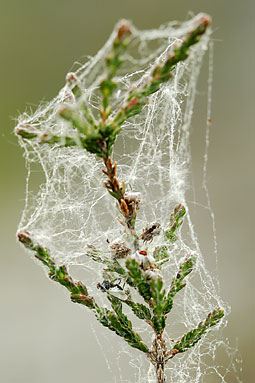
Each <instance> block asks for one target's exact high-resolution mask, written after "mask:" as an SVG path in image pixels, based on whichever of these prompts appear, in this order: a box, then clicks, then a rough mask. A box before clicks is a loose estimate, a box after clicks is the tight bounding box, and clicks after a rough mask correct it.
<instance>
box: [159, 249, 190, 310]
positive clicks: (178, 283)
mask: <svg viewBox="0 0 255 383" xmlns="http://www.w3.org/2000/svg"><path fill="white" fill-rule="evenodd" d="M195 262H196V257H195V256H194V255H193V256H191V257H190V258H187V259H186V260H185V262H184V263H183V264H182V265H181V266H180V268H179V271H178V273H177V275H176V276H175V277H174V279H173V280H172V283H171V286H170V289H169V292H168V294H167V297H166V300H165V307H164V314H168V313H169V312H170V311H171V309H172V307H173V300H174V297H175V295H176V294H177V293H178V291H180V290H181V289H183V287H185V285H186V283H185V282H183V280H184V278H185V277H186V276H187V275H189V274H190V273H191V271H192V270H193V267H194V265H195Z"/></svg>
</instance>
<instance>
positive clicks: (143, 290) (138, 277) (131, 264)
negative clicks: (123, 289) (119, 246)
mask: <svg viewBox="0 0 255 383" xmlns="http://www.w3.org/2000/svg"><path fill="white" fill-rule="evenodd" d="M126 267H127V269H128V271H129V272H128V274H129V276H130V278H131V279H132V281H133V284H134V286H135V287H136V288H137V289H138V291H139V294H140V295H141V296H142V297H143V298H144V300H145V301H146V302H148V301H149V300H150V299H151V297H152V296H151V289H150V283H149V281H148V280H146V279H145V278H144V277H143V274H142V270H141V268H140V266H139V265H138V263H137V262H136V261H135V260H134V259H127V261H126Z"/></svg>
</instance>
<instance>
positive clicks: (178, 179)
mask: <svg viewBox="0 0 255 383" xmlns="http://www.w3.org/2000/svg"><path fill="white" fill-rule="evenodd" d="M189 27H190V25H189V22H186V23H183V24H180V23H176V22H174V23H169V24H167V25H165V26H162V27H160V28H159V29H157V30H149V31H139V30H137V29H135V28H134V27H132V33H133V35H134V39H133V40H132V43H131V46H130V49H128V53H126V54H125V57H124V64H123V66H122V67H121V70H120V72H119V73H118V77H117V79H116V81H117V83H118V91H117V94H115V97H113V98H112V107H113V111H114V110H117V109H118V108H119V107H120V106H121V105H122V103H123V100H124V98H125V96H126V94H127V91H128V90H129V89H130V87H132V86H136V85H137V84H139V83H140V82H141V81H143V80H144V78H145V77H146V76H147V74H148V72H149V69H150V68H151V66H152V65H153V64H154V63H155V61H156V60H160V59H162V58H163V57H164V55H165V54H166V52H167V50H168V49H169V47H170V46H171V45H172V44H173V43H174V42H175V41H176V39H181V38H182V36H184V35H185V33H187V31H188V30H189ZM210 34H211V31H208V32H207V33H206V34H205V36H203V38H202V39H201V40H200V42H199V43H198V44H196V45H195V46H193V47H192V49H191V50H190V55H189V58H188V59H187V60H186V61H185V62H180V63H179V64H178V65H177V66H176V68H175V71H174V77H173V78H172V79H171V80H170V81H168V82H167V83H166V84H163V85H162V86H161V89H160V90H159V91H158V92H157V93H155V94H153V95H151V96H150V98H149V102H148V104H147V105H145V106H144V108H143V110H142V113H141V114H139V115H137V116H134V117H132V118H130V119H129V120H128V121H126V122H125V123H124V125H123V128H122V131H121V133H120V135H119V136H118V138H117V142H116V144H115V147H114V152H113V158H114V160H116V161H117V163H118V169H117V174H118V179H119V180H124V181H125V184H126V187H127V189H128V190H129V191H132V192H140V193H141V200H142V201H141V209H140V210H139V211H138V215H137V221H136V229H137V232H138V233H142V230H143V228H145V226H146V225H147V224H150V223H152V222H159V223H160V224H161V226H162V227H166V226H167V224H168V222H169V216H170V214H171V212H172V211H173V209H174V207H175V206H176V205H178V204H179V203H182V204H183V205H184V206H185V207H186V208H187V214H186V219H185V224H184V226H183V228H182V230H181V232H180V233H179V239H178V241H177V242H176V243H175V244H173V246H172V250H171V258H170V261H169V262H168V263H167V264H166V266H165V268H164V271H163V274H164V279H165V280H166V281H167V282H166V286H167V283H168V284H169V283H170V281H171V279H172V277H173V276H174V275H175V274H176V272H177V270H178V266H179V264H180V262H181V261H182V260H183V259H185V257H186V256H189V255H190V254H193V253H195V254H196V255H197V263H196V268H195V270H194V271H193V272H192V276H191V277H190V278H188V281H187V285H186V287H185V289H183V290H184V291H183V292H182V293H181V294H180V296H178V297H176V299H175V305H174V309H173V312H172V313H171V320H170V318H169V319H168V325H167V328H166V330H167V334H168V335H169V337H170V336H171V337H177V338H178V337H179V336H182V334H183V333H184V332H187V331H189V330H190V329H192V328H194V327H196V326H197V324H198V323H199V322H200V321H201V320H202V319H204V318H205V317H206V316H207V314H208V313H209V312H210V311H212V310H213V309H214V308H215V307H218V306H220V307H222V308H224V309H225V316H226V314H228V312H229V308H228V307H227V306H226V304H225V303H224V302H222V300H221V298H220V297H219V289H218V283H217V280H216V279H215V278H213V277H212V276H211V275H210V273H209V272H208V271H207V269H206V266H205V262H204V259H203V256H202V253H201V250H200V246H199V242H198V239H197V236H196V234H195V231H194V226H193V224H192V217H191V215H190V213H189V204H188V203H187V201H186V192H187V190H188V189H189V187H190V185H189V183H190V181H189V173H190V163H191V155H190V129H191V120H192V114H193V107H194V101H195V94H196V85H197V80H198V75H199V71H200V67H201V64H202V59H203V56H204V54H205V52H206V50H207V48H208V43H209V41H210ZM115 35H116V28H115V30H114V31H113V33H112V35H111V36H110V38H109V39H108V41H107V42H106V44H105V45H104V47H103V48H102V49H101V50H100V51H99V52H98V53H97V55H96V56H95V57H92V58H87V61H86V63H85V64H83V65H79V66H78V68H77V70H76V71H75V73H76V76H77V77H78V79H79V81H80V84H81V87H82V89H83V92H84V94H85V95H86V99H87V103H88V104H89V105H90V108H91V110H92V112H93V114H94V116H95V117H96V116H98V115H99V106H100V93H99V83H100V81H101V79H102V77H103V73H104V71H105V57H106V56H107V54H108V52H109V50H110V48H111V45H112V42H113V39H114V37H115ZM72 97H73V96H72V93H71V91H70V89H69V87H68V85H65V86H64V88H63V89H61V91H60V92H59V94H58V96H57V97H56V98H55V99H54V100H52V101H51V102H50V103H48V104H45V105H41V106H40V107H39V108H38V109H37V110H36V112H35V113H31V114H29V113H24V114H23V115H22V116H20V118H19V121H18V124H29V125H31V126H33V127H36V128H37V129H39V130H40V131H41V132H42V134H43V133H45V132H46V133H51V134H57V135H63V136H64V135H69V136H70V135H72V133H73V132H72V130H71V127H70V125H69V124H68V123H66V122H65V121H62V120H61V119H60V118H59V117H58V110H59V107H60V106H61V105H62V104H63V103H64V102H66V101H69V102H72ZM207 137H208V135H207ZM19 142H20V145H21V146H22V147H23V148H24V153H25V159H26V166H27V169H28V176H27V186H26V201H25V208H24V211H23V214H22V218H21V222H20V225H19V227H23V228H26V229H27V230H28V231H29V232H31V233H32V234H33V237H34V238H35V240H36V241H37V242H39V243H40V244H41V245H43V246H45V247H47V248H48V249H50V252H51V254H52V255H53V256H54V258H55V260H56V261H57V262H58V263H59V264H63V263H64V264H65V265H67V266H69V267H70V269H71V270H72V272H74V274H75V273H77V275H82V276H84V281H85V284H86V286H87V287H88V288H89V291H90V293H91V294H92V295H94V296H95V297H96V300H97V301H99V302H101V303H103V302H104V304H105V301H103V298H105V297H104V296H103V295H104V294H102V293H100V291H98V290H97V289H96V288H95V286H96V284H97V282H98V281H99V280H102V267H101V266H100V265H98V264H95V263H93V262H92V261H91V259H90V258H89V257H88V256H87V255H86V253H87V249H88V246H91V245H93V246H95V248H96V249H98V250H99V251H100V253H101V254H104V255H105V256H108V257H110V256H111V251H110V248H109V242H114V241H116V240H117V239H118V240H119V241H128V238H127V235H126V233H125V230H124V229H123V226H121V225H120V223H119V222H118V221H117V220H116V217H117V216H118V215H119V212H118V209H117V207H115V205H114V201H113V198H112V197H111V196H110V195H109V193H108V192H107V190H106V189H105V187H104V180H105V178H104V175H103V174H102V168H103V163H102V161H100V159H98V158H96V157H95V156H94V155H92V154H90V153H88V152H87V151H85V150H84V149H82V148H80V147H79V146H77V147H71V148H60V147H58V146H49V145H47V144H45V145H40V144H39V143H37V142H36V141H33V140H21V139H20V140H19ZM206 161H207V157H206V160H205V166H204V167H205V168H206ZM36 185H38V186H36ZM206 190H207V189H206ZM208 208H210V204H209V202H208ZM163 243H164V238H163V234H161V235H159V236H157V237H155V238H154V240H153V242H152V243H151V244H150V245H149V247H148V249H147V251H148V252H149V253H151V254H152V253H153V251H154V249H155V247H156V246H160V245H162V244H163ZM88 275H89V276H88ZM128 315H130V316H131V315H132V314H130V312H128ZM132 321H133V318H132ZM133 322H134V325H135V327H136V329H137V330H138V331H139V332H140V333H141V334H142V336H143V338H144V339H145V341H147V344H150V341H151V338H150V334H148V329H147V328H146V327H144V325H143V324H141V322H139V321H136V320H135V319H134V321H133ZM226 323H227V322H226V319H224V320H223V321H222V323H221V326H222V327H224V326H225V325H226ZM102 331H104V329H103V330H102ZM211 333H214V331H211ZM112 336H114V335H112ZM213 337H214V338H217V339H218V338H220V337H219V333H214V334H213V336H212V335H211V334H209V335H208V336H206V337H204V338H203V339H202V340H201V341H200V342H199V343H198V344H197V345H196V346H195V347H194V348H193V349H191V350H189V351H187V352H186V353H184V354H182V355H178V356H177V357H175V358H174V359H173V360H171V362H169V364H168V365H167V366H166V367H167V369H169V373H168V371H167V379H168V381H169V382H175V383H177V382H178V383H186V382H187V383H188V382H190V381H193V382H205V381H209V378H210V375H212V374H213V376H214V378H215V376H216V378H215V380H213V381H214V382H216V381H217V382H226V381H227V380H226V376H227V374H228V372H229V371H228V369H225V370H224V371H222V369H221V367H220V366H217V365H216V362H215V353H216V349H217V348H218V347H219V348H220V347H223V348H224V349H225V351H226V352H227V353H231V349H230V347H229V346H228V345H227V344H226V343H225V342H223V341H222V340H220V339H219V340H215V339H213ZM100 338H101V336H100ZM100 342H103V343H104V342H106V339H103V340H101V339H100V341H99V343H100ZM116 342H117V343H118V345H119V348H120V349H121V351H119V352H117V353H116V351H115V354H116V358H115V359H117V360H118V359H121V357H122V355H123V354H124V355H125V357H126V353H128V355H130V351H129V349H128V346H126V345H125V344H124V342H123V340H122V339H117V340H116ZM107 347H108V348H109V349H111V347H109V344H108V346H107ZM115 349H116V348H115ZM112 352H113V349H111V352H109V355H110V354H111V353H112ZM233 355H234V354H232V358H234V356H233ZM134 356H135V357H134ZM136 356H137V358H136ZM106 357H107V355H106ZM107 358H109V359H110V357H109V356H108V357H107ZM130 359H131V361H130V363H131V364H132V365H133V367H135V368H134V371H135V372H134V378H133V379H132V381H137V382H147V381H148V382H153V381H154V379H155V377H154V376H153V371H151V370H149V373H148V374H147V373H146V372H145V371H146V369H148V363H147V361H146V362H144V360H142V357H141V356H140V355H139V352H134V353H132V357H131V355H130ZM143 359H145V358H143ZM114 362H115V361H114ZM120 364H121V362H120ZM111 368H112V369H114V367H111ZM117 374H119V375H118V378H116V381H118V382H121V381H123V382H124V381H126V382H129V381H131V380H128V379H127V380H125V378H124V377H122V376H121V370H119V371H118V372H117ZM208 377H209V378H208ZM207 378H208V380H207ZM112 381H113V380H112Z"/></svg>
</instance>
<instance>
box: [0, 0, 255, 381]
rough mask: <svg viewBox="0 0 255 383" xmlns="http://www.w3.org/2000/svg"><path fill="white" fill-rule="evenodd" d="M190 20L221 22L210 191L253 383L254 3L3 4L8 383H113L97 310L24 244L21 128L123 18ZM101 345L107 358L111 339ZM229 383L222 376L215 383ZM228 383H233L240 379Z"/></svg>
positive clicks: (198, 123)
mask: <svg viewBox="0 0 255 383" xmlns="http://www.w3.org/2000/svg"><path fill="white" fill-rule="evenodd" d="M189 11H192V12H194V13H198V12H201V11H203V12H208V13H209V14H210V15H211V16H212V18H213V28H214V35H213V37H214V39H215V44H214V81H213V103H212V109H213V114H212V128H211V136H210V148H209V164H208V185H209V191H210V196H211V203H212V208H213V211H214V213H215V218H216V228H217V238H218V249H219V259H218V272H219V279H220V284H221V295H222V297H223V299H224V300H225V301H227V302H228V303H229V304H230V305H231V307H232V313H231V315H230V316H229V325H228V327H227V328H226V329H225V330H224V334H223V336H225V337H227V338H229V340H230V344H231V345H232V346H236V344H237V345H238V348H239V351H240V355H241V357H242V359H243V374H242V375H240V377H241V378H242V380H243V381H244V382H249V383H252V382H254V377H253V375H254V330H253V328H254V283H253V280H254V276H253V273H254V246H253V243H254V241H252V233H253V232H254V230H252V229H254V221H253V219H252V209H253V208H254V206H252V205H253V200H254V168H253V165H254V162H253V164H252V160H253V158H252V155H253V151H254V149H253V148H254V141H253V140H254V133H253V132H254V127H253V126H252V117H254V85H255V84H254V36H255V31H254V2H253V1H252V0H242V1H241V0H235V1H233V0H214V1H209V0H197V1H193V2H190V1H184V0H172V1H166V0H154V1H151V0H128V1H123V0H122V1H121V0H120V1H116V0H106V1H98V0H93V1H86V0H83V1H81V0H73V1H67V0H61V1H58V0H51V1H49V0H43V1H38V0H34V1H31V0H19V1H18V0H9V1H7V0H1V3H0V41H1V44H0V47H1V61H0V73H1V95H0V97H1V102H0V105H1V110H2V111H1V115H0V119H1V123H0V126H1V128H0V129H1V143H0V145H1V150H0V157H1V159H0V166H1V173H0V174H1V189H0V193H1V230H0V235H1V241H0V243H1V268H0V284H1V289H0V294H1V307H0V311H1V316H0V382H1V383H46V382H47V383H51V382H61V383H67V382H75V381H79V382H100V381H102V379H104V382H109V383H111V382H112V381H113V379H112V375H111V372H110V371H109V370H108V369H107V364H106V361H105V358H104V350H103V349H102V348H101V347H100V346H99V344H98V343H97V341H96V338H95V335H94V334H93V329H94V330H95V331H96V332H98V331H99V337H100V334H103V332H104V330H105V329H102V330H101V329H100V328H99V325H98V324H96V323H95V321H94V318H93V319H92V316H91V314H90V313H88V311H86V310H81V309H80V308H79V307H77V305H73V304H71V303H70V302H69V300H68V299H67V294H66V293H65V292H64V291H63V289H61V288H58V287H57V286H56V285H54V284H53V283H50V282H49V281H48V280H47V278H46V277H45V275H44V272H43V271H42V269H41V268H39V267H38V266H37V265H36V264H35V263H34V262H33V261H32V260H31V259H30V258H29V257H28V256H27V254H25V252H24V250H23V249H22V248H21V247H20V246H19V245H18V244H17V243H16V240H15V232H16V228H17V224H18V222H19V219H20V216H21V212H22V209H23V205H24V195H25V177H26V170H25V164H24V160H23V158H22V155H23V153H22V150H21V149H20V148H19V147H18V144H17V140H16V138H15V136H14V135H13V128H14V125H15V122H14V119H15V118H16V117H17V116H18V114H19V113H20V112H23V111H24V110H25V109H26V107H27V106H29V105H32V106H36V105H38V104H39V103H40V101H41V100H50V99H51V98H53V97H54V96H55V95H56V94H57V93H58V91H59V89H60V88H61V87H62V86H63V85H64V79H65V75H66V73H67V72H68V71H69V70H70V69H71V67H72V64H73V62H74V61H76V60H79V61H82V56H83V55H94V54H95V53H96V52H97V51H98V49H99V48H100V47H101V46H102V45H103V44H104V42H105V41H106V39H107V38H108V36H109V34H110V33H111V31H112V28H113V26H114V24H115V23H116V22H117V21H118V20H119V19H120V18H128V19H131V20H132V21H133V23H134V24H135V25H136V26H137V28H139V29H150V28H156V27H158V26H159V25H160V24H162V23H164V22H167V21H170V20H175V19H177V20H185V19H187V18H188V15H189ZM206 65H207V64H206V60H205V66H204V68H203V71H202V74H201V81H200V82H199V88H198V100H197V102H196V109H195V116H194V119H193V136H192V142H193V144H192V150H193V165H194V166H195V169H196V168H197V169H198V173H197V174H198V175H197V176H196V170H195V173H194V180H195V181H194V182H195V184H196V185H197V186H198V188H197V197H196V199H197V201H198V202H199V195H200V192H201V190H200V189H201V183H200V179H199V174H200V173H201V169H202V166H203V163H202V158H203V152H204V127H205V118H206V115H205V113H206V110H205V107H206V103H205V101H204V100H205V97H206V96H205V93H204V91H205V90H206V86H207V84H206V81H207V74H206ZM203 72H204V73H203ZM202 107H203V108H202ZM200 111H202V112H201V114H200ZM253 121H254V119H253ZM252 128H253V129H252ZM252 149H253V150H252ZM199 172H200V173H199ZM199 188H200V189H199ZM194 219H195V221H196V224H197V232H198V235H199V239H200V242H201V247H202V249H203V251H204V254H205V257H206V262H207V265H208V268H210V267H211V265H213V262H211V259H212V257H213V250H212V230H211V227H210V226H208V225H207V224H205V223H204V220H203V216H202V215H200V212H199V211H197V212H196V211H194ZM208 222H209V221H208ZM212 271H214V270H212ZM91 322H93V326H92V327H91V325H90V323H91ZM100 331H102V332H100ZM105 331H106V330H105ZM107 335H108V336H110V334H107ZM102 336H103V335H102ZM111 336H112V341H113V342H114V339H115V338H114V336H113V335H111ZM101 345H102V347H104V341H103V340H102V343H101ZM240 355H238V357H240ZM108 356H109V355H108ZM127 362H128V358H127V359H126V363H127ZM221 363H222V364H224V365H226V363H227V361H224V360H220V359H219V364H221ZM95 365H96V368H95ZM252 369H253V371H252ZM116 374H117V373H116ZM117 375H118V374H117ZM219 381H220V380H219V379H218V378H217V377H215V378H213V379H212V380H210V382H215V383H217V382H219ZM227 381H228V382H234V381H235V380H234V378H233V375H229V377H228V378H227Z"/></svg>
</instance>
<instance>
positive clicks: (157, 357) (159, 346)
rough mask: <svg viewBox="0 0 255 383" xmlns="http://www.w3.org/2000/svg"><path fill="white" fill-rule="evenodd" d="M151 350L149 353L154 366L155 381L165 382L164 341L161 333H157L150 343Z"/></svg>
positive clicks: (158, 382) (165, 351) (165, 350)
mask: <svg viewBox="0 0 255 383" xmlns="http://www.w3.org/2000/svg"><path fill="white" fill-rule="evenodd" d="M152 348H153V349H152V351H151V353H150V360H151V363H152V364H153V366H154V367H155V372H156V377H157V383H165V382H166V379H165V363H166V359H165V357H166V353H167V349H166V343H165V341H164V339H162V333H161V334H159V335H157V337H156V338H155V339H154V341H153V344H152Z"/></svg>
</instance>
